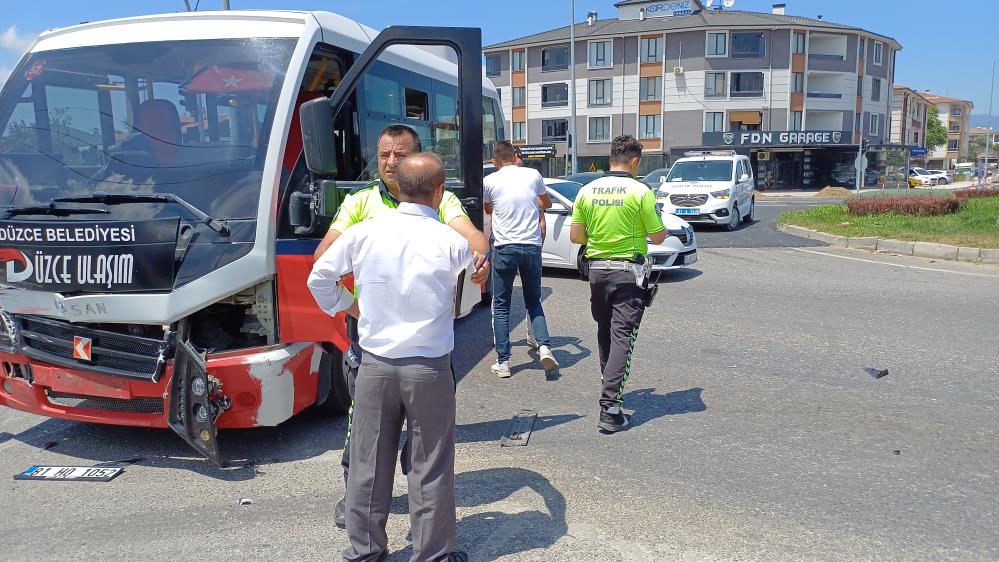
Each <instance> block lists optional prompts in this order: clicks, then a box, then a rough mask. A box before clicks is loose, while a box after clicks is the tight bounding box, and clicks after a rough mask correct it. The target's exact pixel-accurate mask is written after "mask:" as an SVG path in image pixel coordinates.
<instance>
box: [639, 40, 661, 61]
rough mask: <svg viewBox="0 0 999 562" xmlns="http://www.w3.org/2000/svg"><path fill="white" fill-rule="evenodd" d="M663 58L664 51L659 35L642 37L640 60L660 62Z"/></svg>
mask: <svg viewBox="0 0 999 562" xmlns="http://www.w3.org/2000/svg"><path fill="white" fill-rule="evenodd" d="M662 60H663V52H662V49H660V48H659V37H642V48H641V51H640V54H639V62H660V61H662Z"/></svg>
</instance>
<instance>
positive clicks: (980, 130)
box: [968, 127, 999, 135]
mask: <svg viewBox="0 0 999 562" xmlns="http://www.w3.org/2000/svg"><path fill="white" fill-rule="evenodd" d="M992 133H993V134H999V131H992ZM968 134H969V135H987V134H989V129H988V127H971V128H970V129H968Z"/></svg>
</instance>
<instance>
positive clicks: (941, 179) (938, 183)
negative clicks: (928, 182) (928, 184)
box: [937, 178, 947, 185]
mask: <svg viewBox="0 0 999 562" xmlns="http://www.w3.org/2000/svg"><path fill="white" fill-rule="evenodd" d="M937 185H947V178H940V179H938V180H937Z"/></svg>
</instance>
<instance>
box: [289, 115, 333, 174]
mask: <svg viewBox="0 0 999 562" xmlns="http://www.w3.org/2000/svg"><path fill="white" fill-rule="evenodd" d="M298 116H299V120H300V121H301V124H302V141H303V148H304V151H305V165H306V167H308V168H309V171H310V172H312V173H313V174H315V175H317V176H319V177H329V176H334V175H336V135H335V134H334V133H333V108H332V107H331V106H330V100H329V99H328V98H317V99H314V100H310V101H307V102H305V103H303V104H302V105H301V107H299V109H298Z"/></svg>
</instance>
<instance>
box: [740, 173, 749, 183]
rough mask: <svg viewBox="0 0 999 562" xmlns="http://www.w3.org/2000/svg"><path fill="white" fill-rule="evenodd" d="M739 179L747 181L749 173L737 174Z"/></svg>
mask: <svg viewBox="0 0 999 562" xmlns="http://www.w3.org/2000/svg"><path fill="white" fill-rule="evenodd" d="M739 181H740V182H744V181H749V174H742V175H741V176H739Z"/></svg>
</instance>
